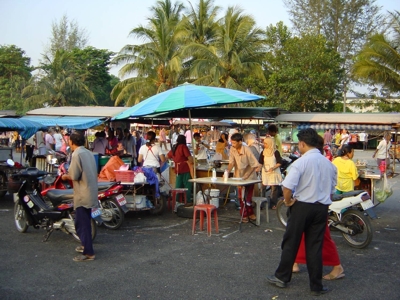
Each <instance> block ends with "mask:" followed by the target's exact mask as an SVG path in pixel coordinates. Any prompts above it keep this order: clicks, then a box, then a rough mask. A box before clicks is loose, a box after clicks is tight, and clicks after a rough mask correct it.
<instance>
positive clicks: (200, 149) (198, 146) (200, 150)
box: [193, 132, 210, 164]
mask: <svg viewBox="0 0 400 300" xmlns="http://www.w3.org/2000/svg"><path fill="white" fill-rule="evenodd" d="M193 138H194V140H195V145H194V147H195V148H194V154H195V155H196V159H197V161H198V162H199V163H200V164H201V163H206V162H207V149H210V147H209V146H208V145H207V144H206V143H204V142H203V141H202V140H201V136H200V133H198V132H196V133H195V134H193Z"/></svg>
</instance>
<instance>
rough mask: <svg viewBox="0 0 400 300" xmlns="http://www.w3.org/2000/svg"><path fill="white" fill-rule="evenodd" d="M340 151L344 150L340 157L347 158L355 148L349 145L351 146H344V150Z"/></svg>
mask: <svg viewBox="0 0 400 300" xmlns="http://www.w3.org/2000/svg"><path fill="white" fill-rule="evenodd" d="M340 150H342V151H341V152H340V156H345V155H347V154H349V153H351V151H353V147H352V146H351V145H349V144H344V145H343V146H342V149H340Z"/></svg>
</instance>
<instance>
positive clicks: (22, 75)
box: [0, 45, 32, 114]
mask: <svg viewBox="0 0 400 300" xmlns="http://www.w3.org/2000/svg"><path fill="white" fill-rule="evenodd" d="M29 64H30V58H29V57H27V56H25V51H23V50H22V49H20V48H18V47H17V46H15V45H10V46H0V109H1V110H15V111H17V113H19V114H21V113H23V99H22V97H21V91H22V89H23V88H24V87H25V85H26V82H27V81H28V80H29V79H30V77H31V73H30V72H31V70H32V68H31V67H30V66H29Z"/></svg>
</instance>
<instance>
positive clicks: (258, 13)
mask: <svg viewBox="0 0 400 300" xmlns="http://www.w3.org/2000/svg"><path fill="white" fill-rule="evenodd" d="M180 1H181V2H182V3H184V4H185V5H187V4H188V3H189V2H188V1H187V0H180ZM173 2H175V1H174V0H173ZM191 2H192V3H193V4H196V3H197V0H192V1H191ZM155 3H156V0H114V1H110V0H79V1H78V0H68V1H65V0H0V28H2V30H0V45H16V46H17V47H19V48H21V49H22V50H24V51H25V54H26V56H28V57H30V58H31V64H32V65H37V64H38V62H39V59H40V58H41V56H42V53H43V52H44V49H45V47H46V45H48V44H49V40H50V36H51V24H52V23H53V22H58V21H59V20H60V19H61V17H62V16H63V15H64V14H66V15H67V16H68V18H69V19H70V20H74V21H76V22H77V23H78V26H79V27H80V28H83V29H85V30H86V31H87V33H88V35H89V42H88V45H90V46H93V47H95V48H98V49H108V50H111V51H113V52H118V51H119V50H121V49H122V47H123V46H124V45H127V44H134V43H136V42H137V41H135V40H134V39H133V38H132V37H129V32H130V31H131V30H132V29H133V28H135V27H137V26H138V25H146V24H147V21H146V19H147V18H148V17H150V16H151V12H150V7H151V6H153V5H154V4H155ZM214 3H215V4H216V5H218V6H221V7H222V8H223V11H225V10H226V8H227V7H228V6H233V5H238V6H240V7H241V8H242V9H244V11H245V13H247V14H250V15H252V16H253V17H254V18H255V20H256V22H257V25H258V26H259V27H261V28H263V29H265V28H266V27H267V26H269V25H270V24H273V25H275V24H276V23H277V22H279V21H283V22H284V23H285V24H286V25H287V26H289V27H290V26H291V24H290V20H289V15H288V13H287V10H286V7H285V6H284V4H283V1H282V0H246V1H240V0H215V2H214ZM376 4H377V5H379V6H382V12H386V11H394V10H399V11H400V1H399V0H377V1H376ZM111 72H112V73H113V74H115V75H117V73H118V70H117V69H114V70H112V71H111Z"/></svg>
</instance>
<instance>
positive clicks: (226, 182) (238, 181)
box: [189, 177, 261, 231]
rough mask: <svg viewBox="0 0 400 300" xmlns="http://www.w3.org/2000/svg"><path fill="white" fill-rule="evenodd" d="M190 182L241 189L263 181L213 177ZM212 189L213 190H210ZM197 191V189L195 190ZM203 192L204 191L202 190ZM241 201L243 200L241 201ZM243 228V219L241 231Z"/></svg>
mask: <svg viewBox="0 0 400 300" xmlns="http://www.w3.org/2000/svg"><path fill="white" fill-rule="evenodd" d="M189 182H193V183H199V184H209V185H213V184H214V185H225V186H234V187H236V188H237V187H240V186H244V187H245V186H247V185H252V184H257V183H260V182H261V180H260V179H246V180H243V179H241V178H233V177H230V178H228V180H224V178H222V177H217V178H212V177H201V178H195V179H189ZM209 189H211V188H209ZM193 190H195V189H193ZM202 190H203V189H202ZM240 198H241V197H240V195H239V199H240ZM195 201H196V195H193V203H194V204H196V202H195ZM240 201H241V199H240ZM253 224H254V225H256V224H255V223H253ZM241 228H242V219H241V221H240V226H239V230H240V231H241Z"/></svg>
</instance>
